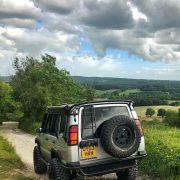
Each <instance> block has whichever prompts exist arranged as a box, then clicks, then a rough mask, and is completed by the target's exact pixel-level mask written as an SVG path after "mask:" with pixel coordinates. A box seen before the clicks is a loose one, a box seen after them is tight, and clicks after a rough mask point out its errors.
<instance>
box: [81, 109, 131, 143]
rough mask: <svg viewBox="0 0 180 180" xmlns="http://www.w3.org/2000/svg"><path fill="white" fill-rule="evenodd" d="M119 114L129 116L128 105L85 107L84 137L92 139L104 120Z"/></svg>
mask: <svg viewBox="0 0 180 180" xmlns="http://www.w3.org/2000/svg"><path fill="white" fill-rule="evenodd" d="M118 115H125V116H129V112H128V109H127V107H126V106H113V107H112V106H111V107H97V108H91V107H90V108H85V109H83V111H82V117H81V119H82V139H84V140H85V139H92V138H94V137H95V131H96V129H97V128H98V126H99V125H100V124H102V122H104V121H106V120H108V119H110V118H112V117H114V116H118Z"/></svg>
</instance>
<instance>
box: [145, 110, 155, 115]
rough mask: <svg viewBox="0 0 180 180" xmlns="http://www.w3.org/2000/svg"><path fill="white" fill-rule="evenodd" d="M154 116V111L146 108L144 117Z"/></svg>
mask: <svg viewBox="0 0 180 180" xmlns="http://www.w3.org/2000/svg"><path fill="white" fill-rule="evenodd" d="M154 114H155V110H154V109H152V108H147V110H146V116H150V117H151V116H153V115H154Z"/></svg>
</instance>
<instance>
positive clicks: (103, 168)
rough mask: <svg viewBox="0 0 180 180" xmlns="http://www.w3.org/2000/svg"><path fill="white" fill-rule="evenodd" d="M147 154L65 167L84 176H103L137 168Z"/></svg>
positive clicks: (70, 164) (74, 163)
mask: <svg viewBox="0 0 180 180" xmlns="http://www.w3.org/2000/svg"><path fill="white" fill-rule="evenodd" d="M146 156H147V154H146V153H144V154H141V155H135V156H131V157H128V158H122V159H119V158H114V159H111V160H104V161H100V162H99V161H98V162H95V163H91V164H87V165H80V162H73V163H67V164H66V165H64V166H65V167H66V168H68V169H74V170H77V171H79V173H80V174H81V175H83V176H94V175H103V174H108V173H112V172H116V171H118V170H121V169H127V168H131V167H134V166H136V164H137V161H136V160H138V159H141V158H143V157H146Z"/></svg>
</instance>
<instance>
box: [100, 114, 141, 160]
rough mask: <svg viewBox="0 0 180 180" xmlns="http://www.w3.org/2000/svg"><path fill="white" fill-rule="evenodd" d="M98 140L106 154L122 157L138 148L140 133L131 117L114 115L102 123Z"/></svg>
mask: <svg viewBox="0 0 180 180" xmlns="http://www.w3.org/2000/svg"><path fill="white" fill-rule="evenodd" d="M100 141H101V144H102V147H103V148H104V150H105V151H106V152H107V153H108V154H110V155H111V156H114V157H119V158H124V157H128V156H130V155H132V154H133V153H134V152H136V151H137V150H138V147H139V144H140V141H141V135H140V131H139V128H138V127H137V125H136V124H135V121H134V120H133V119H131V118H130V117H128V116H115V117H112V118H111V119H109V120H107V121H105V123H104V124H103V125H102V128H101V132H100Z"/></svg>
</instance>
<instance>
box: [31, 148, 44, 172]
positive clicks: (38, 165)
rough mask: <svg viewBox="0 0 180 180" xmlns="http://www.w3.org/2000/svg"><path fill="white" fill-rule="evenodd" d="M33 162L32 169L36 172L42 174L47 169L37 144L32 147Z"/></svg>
mask: <svg viewBox="0 0 180 180" xmlns="http://www.w3.org/2000/svg"><path fill="white" fill-rule="evenodd" d="M33 162H34V171H35V172H36V173H37V174H44V173H46V171H47V166H46V164H45V163H44V162H43V161H42V160H41V152H40V149H39V147H38V146H35V147H34V151H33Z"/></svg>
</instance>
